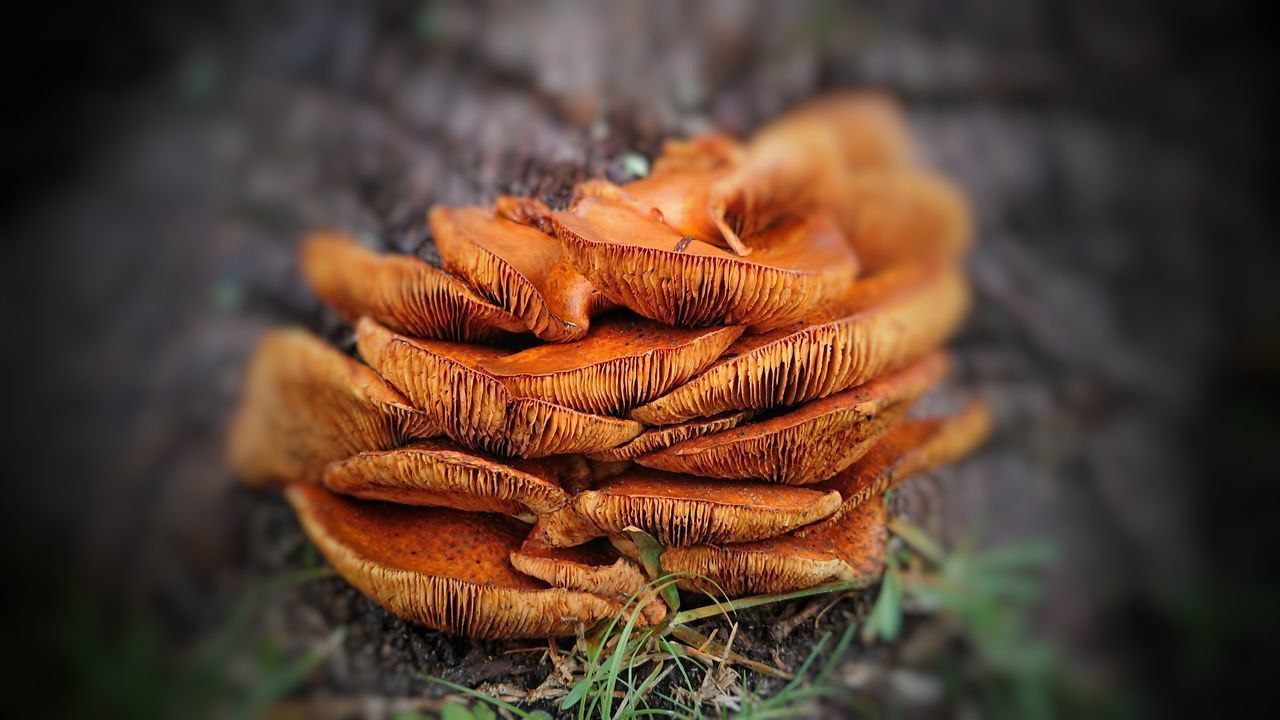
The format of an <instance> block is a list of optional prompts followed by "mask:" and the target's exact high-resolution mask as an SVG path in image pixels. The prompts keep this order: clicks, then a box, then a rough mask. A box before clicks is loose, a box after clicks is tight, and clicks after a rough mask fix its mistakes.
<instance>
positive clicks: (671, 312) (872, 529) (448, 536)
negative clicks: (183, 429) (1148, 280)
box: [230, 94, 989, 637]
mask: <svg viewBox="0 0 1280 720" xmlns="http://www.w3.org/2000/svg"><path fill="white" fill-rule="evenodd" d="M429 220H430V226H431V231H432V236H433V238H434V241H435V245H436V248H437V249H438V250H439V255H440V259H441V265H442V267H437V266H435V265H432V264H429V263H428V262H426V261H424V260H421V259H419V258H417V257H413V256H390V255H384V254H379V253H375V252H373V251H370V250H368V249H366V248H364V247H363V246H362V245H361V244H360V243H359V242H358V241H356V240H355V239H354V238H352V237H350V236H348V235H344V234H341V233H336V232H325V233H318V234H315V235H312V236H311V237H309V238H307V239H306V240H305V241H304V243H303V246H302V250H301V257H300V264H301V268H302V272H303V274H304V275H305V277H306V279H307V281H308V282H309V284H310V285H311V287H312V288H313V289H314V291H315V293H316V294H317V295H318V296H319V297H320V298H321V299H322V300H323V301H324V302H325V303H326V304H328V305H329V306H331V307H332V308H334V309H335V310H336V311H337V312H338V313H340V314H341V315H342V316H343V317H344V318H346V319H347V320H349V321H350V322H351V323H352V325H353V326H354V329H355V336H356V348H357V351H358V355H359V359H358V360H357V359H356V358H353V357H351V356H349V355H348V354H346V353H344V352H342V351H340V350H338V349H336V348H334V347H331V346H329V345H328V344H326V343H325V342H324V341H322V340H320V339H319V338H317V337H315V336H313V335H311V334H309V333H307V332H305V331H302V330H278V331H274V332H271V333H269V334H268V335H267V336H266V337H265V339H263V340H262V342H261V344H260V346H259V348H258V350H257V353H256V355H255V357H254V359H253V361H252V363H251V367H250V369H249V372H248V379H247V383H246V388H245V394H244V397H243V400H242V402H241V405H240V408H239V410H238V413H237V417H236V419H235V421H234V425H233V428H232V432H231V439H230V460H231V464H232V467H233V469H234V471H235V472H236V474H237V475H238V476H239V477H240V478H242V479H243V480H244V482H246V483H249V484H251V485H256V486H262V485H283V486H284V487H285V494H286V496H287V498H288V500H289V502H290V503H291V504H292V506H293V508H294V510H295V512H296V513H297V516H298V518H299V520H300V522H301V524H302V527H303V528H304V530H305V531H306V533H307V534H308V535H309V536H310V538H311V539H312V541H313V542H314V543H315V545H316V546H317V548H318V549H319V550H320V552H321V553H323V555H324V556H325V557H326V558H327V559H328V560H329V561H330V562H331V563H332V564H333V565H334V567H335V568H337V570H338V572H339V573H340V574H342V576H343V577H345V578H346V579H347V580H348V581H349V582H351V584H353V585H354V586H356V587H357V588H359V589H360V590H361V591H362V592H364V593H365V594H366V595H368V596H369V597H371V598H373V599H375V600H376V601H377V602H379V603H380V604H382V605H383V606H385V607H386V608H387V609H388V610H390V611H391V612H393V613H395V614H397V615H400V616H402V617H404V618H407V619H409V620H412V621H415V622H418V623H422V624H424V625H427V626H430V627H433V628H437V629H440V630H444V631H447V632H451V633H458V634H463V635H471V636H479V637H539V636H556V635H566V634H572V633H574V632H575V631H576V630H577V629H578V628H580V627H582V626H589V625H591V624H592V623H594V622H596V621H598V620H601V619H603V618H607V617H612V616H613V615H615V614H616V613H617V612H618V610H619V608H620V607H621V606H622V605H623V604H625V603H626V602H627V600H628V598H631V597H633V596H634V595H635V594H636V593H638V592H639V591H641V590H643V589H644V587H645V585H646V583H647V582H648V578H647V577H646V574H645V572H644V571H643V570H642V569H641V567H642V566H641V564H640V563H639V562H638V559H639V557H640V550H639V549H638V548H637V546H636V545H635V544H634V543H633V538H636V537H640V536H639V535H638V534H636V531H637V530H640V531H644V532H645V533H647V534H648V535H649V536H652V537H653V538H655V539H656V540H657V541H658V543H660V544H661V545H662V546H663V548H664V551H663V554H662V564H663V566H664V568H665V570H666V571H667V572H670V573H676V574H678V576H679V577H680V578H682V579H681V580H680V587H681V588H683V589H687V590H701V591H714V592H716V593H717V594H723V593H728V594H729V595H742V594H748V593H765V592H778V591H786V590H793V589H800V588H806V587H811V586H816V585H819V584H823V583H827V582H833V581H857V580H866V581H867V582H868V583H870V582H874V580H875V579H876V578H877V577H878V575H879V573H880V572H881V569H882V557H883V550H884V544H885V541H886V511H885V505H884V500H883V495H884V491H885V490H886V489H888V488H890V487H892V486H894V485H895V484H897V483H899V482H901V481H902V480H904V479H905V478H907V477H909V476H910V475H912V474H914V473H918V472H921V471H923V470H926V469H928V468H931V467H934V466H936V465H938V464H940V463H946V462H950V461H952V460H955V459H956V458H958V457H960V456H962V455H964V454H965V453H967V452H968V451H970V450H971V449H972V448H973V447H974V446H975V445H977V444H978V443H979V442H980V441H981V440H982V439H983V438H984V437H985V435H986V434H987V431H988V427H989V418H988V414H987V411H986V409H985V407H984V406H983V405H981V403H973V404H971V405H969V406H968V407H967V408H965V409H964V410H962V411H960V412H957V413H955V414H953V415H946V416H940V417H927V418H921V417H916V416H913V415H910V414H909V411H910V410H911V408H912V405H913V403H915V401H916V400H917V398H919V397H920V396H921V395H922V394H924V393H925V392H926V391H928V390H929V389H930V388H931V387H932V386H934V385H935V384H937V383H938V382H939V380H940V379H941V378H942V377H943V376H944V375H945V374H946V373H947V371H948V357H947V355H946V354H945V352H944V351H943V350H941V349H940V348H941V346H942V345H943V344H944V343H945V342H946V340H947V338H948V337H949V336H950V335H951V333H952V332H953V331H955V329H956V328H957V326H958V325H959V323H961V321H962V320H963V318H964V315H965V313H966V310H967V304H968V287H967V284H966V281H965V277H964V274H963V272H962V270H961V262H960V261H961V260H962V258H963V255H964V254H965V252H966V250H967V248H968V246H969V243H970V241H971V223H970V217H969V213H968V209H967V205H966V202H965V201H964V198H963V197H962V196H961V195H960V194H959V193H958V192H957V190H956V189H955V188H954V187H953V186H952V185H951V184H950V183H949V182H947V181H946V180H945V179H943V178H940V177H938V176H936V175H933V174H930V173H929V172H927V171H925V170H923V169H921V168H920V167H919V166H918V165H917V164H916V163H915V162H914V161H913V158H912V149H911V143H910V141H909V137H908V133H907V130H906V126H905V123H904V121H903V118H902V116H901V113H900V111H899V109H898V108H897V106H896V105H895V104H894V103H892V102H891V101H889V100H887V99H886V98H884V97H881V96H877V95H867V94H846V95H839V96H833V97H829V98H825V99H821V100H818V101H816V102H813V103H810V104H808V105H805V106H802V107H800V108H799V109H797V110H794V111H792V112H791V113H789V114H787V115H784V116H783V117H781V118H780V119H778V120H776V121H774V122H772V123H770V124H768V125H767V126H765V127H764V128H763V129H761V130H760V131H759V132H757V133H756V134H755V135H754V136H752V137H751V138H750V139H749V140H747V141H745V142H738V141H735V140H732V139H730V138H728V137H725V136H721V135H707V136H702V137H696V138H693V139H690V140H682V141H672V142H669V143H667V145H666V146H665V148H664V149H663V152H662V155H661V157H659V158H658V159H657V160H656V162H655V163H654V166H653V171H652V173H650V174H649V175H648V176H647V177H644V178H642V179H639V180H636V181H634V182H630V183H627V184H623V185H616V184H612V183H609V182H605V181H599V180H596V181H589V182H586V183H583V184H581V185H579V186H578V187H577V189H576V191H575V193H574V196H573V199H572V200H571V202H570V203H569V205H568V207H567V208H565V209H562V210H553V209H552V208H550V207H548V206H547V205H545V204H544V203H542V202H541V201H539V200H535V199H530V198H518V197H501V198H499V199H498V200H497V201H496V203H495V204H494V206H493V207H461V208H459V207H436V208H434V209H433V210H432V211H431V213H430V217H429ZM649 597H650V600H649V601H648V602H647V605H645V606H644V609H643V616H644V619H645V620H647V621H650V622H658V621H660V620H661V619H662V617H663V616H664V614H665V612H666V608H665V606H664V605H663V603H661V602H659V601H657V600H655V599H652V598H653V596H652V595H650V596H649Z"/></svg>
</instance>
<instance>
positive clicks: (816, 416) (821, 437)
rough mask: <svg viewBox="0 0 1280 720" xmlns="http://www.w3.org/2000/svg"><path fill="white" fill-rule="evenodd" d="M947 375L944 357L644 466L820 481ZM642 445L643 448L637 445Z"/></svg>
mask: <svg viewBox="0 0 1280 720" xmlns="http://www.w3.org/2000/svg"><path fill="white" fill-rule="evenodd" d="M946 370H947V358H946V355H945V354H944V353H942V352H941V351H937V352H933V353H930V354H929V355H926V356H925V357H923V358H921V359H920V360H917V361H916V362H914V363H912V364H911V365H908V366H907V367H905V368H902V369H901V370H897V371H895V372H891V373H887V374H885V375H881V376H880V377H878V378H876V379H874V380H871V381H870V382H867V383H863V384H862V385H859V386H857V387H854V388H852V389H849V390H845V391H843V392H839V393H836V394H834V395H829V396H827V397H825V398H822V399H819V400H813V401H811V402H809V403H806V404H805V405H801V406H800V407H798V408H796V409H794V410H792V411H790V412H787V413H784V414H782V415H778V416H776V417H772V418H769V419H768V420H762V421H760V422H756V423H751V424H749V425H744V426H741V427H738V428H735V429H733V430H726V431H724V432H720V433H716V434H714V435H707V436H703V437H700V438H696V439H693V440H686V441H685V442H681V443H677V444H675V445H672V446H671V447H668V448H666V449H663V450H658V451H656V452H652V453H649V454H647V455H641V456H639V457H637V458H636V459H635V461H636V462H637V463H639V464H640V465H645V466H647V467H652V468H658V469H660V470H669V471H672V472H681V473H689V474H692V475H701V476H704V477H716V478H760V479H762V480H770V481H773V482H781V483H787V484H791V485H803V484H807V483H815V482H820V481H822V480H826V479H827V478H829V477H831V476H832V475H834V474H836V473H838V472H840V471H841V470H844V469H845V468H847V467H849V465H851V464H852V463H853V462H854V461H855V460H857V459H858V458H860V457H862V455H863V454H864V453H866V452H867V450H868V449H869V448H870V447H871V446H872V445H873V444H875V442H876V441H877V440H879V439H880V437H881V436H882V435H884V433H885V432H887V431H888V430H889V428H890V426H892V425H893V424H894V423H896V422H897V421H898V419H899V418H901V417H902V416H903V415H904V414H905V413H906V411H907V409H908V407H909V406H910V404H911V401H913V400H914V399H915V398H916V397H918V396H919V395H920V394H921V393H923V392H924V391H925V390H927V389H928V388H929V387H930V386H932V385H933V384H934V383H936V382H937V381H938V380H939V379H940V378H941V377H942V376H943V375H944V374H945V373H946ZM632 442H635V441H632Z"/></svg>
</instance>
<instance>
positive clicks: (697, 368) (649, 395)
mask: <svg viewBox="0 0 1280 720" xmlns="http://www.w3.org/2000/svg"><path fill="white" fill-rule="evenodd" d="M742 331H743V328H742V327H741V326H738V325H730V326H727V327H712V328H695V329H689V328H676V327H671V326H670V325H662V324H660V323H656V322H653V321H652V320H645V319H642V318H636V317H634V316H628V315H612V316H610V317H607V318H605V319H603V320H601V321H599V322H597V323H595V324H594V325H592V327H591V332H590V333H588V334H587V336H586V337H585V338H583V339H581V340H577V341H575V342H571V343H565V344H560V345H538V346H534V347H532V348H529V349H528V350H524V351H521V352H517V353H514V354H511V355H503V356H495V357H493V358H488V359H483V360H480V361H478V362H477V366H478V367H480V368H483V369H484V370H486V371H488V372H490V373H492V374H493V375H494V376H496V377H497V378H498V379H499V380H500V381H501V382H502V384H503V385H504V386H506V388H507V389H508V390H509V391H511V393H512V394H513V395H518V396H521V397H532V398H540V399H543V400H547V401H550V402H555V403H560V404H561V405H564V406H566V407H571V408H573V409H575V410H581V411H583V412H594V413H602V414H609V415H613V414H619V413H623V412H626V411H627V410H630V409H631V408H633V407H635V406H636V405H639V404H641V403H644V402H648V401H649V400H652V399H653V398H655V397H658V396H659V395H662V394H663V393H665V392H667V391H668V390H670V389H671V388H673V387H676V386H677V385H680V384H681V383H684V382H685V381H686V380H688V379H689V378H691V377H693V376H694V375H697V374H698V373H700V372H702V371H703V370H704V369H705V368H706V367H707V366H708V365H710V364H711V363H712V362H713V361H715V359H716V358H718V357H720V355H721V354H722V353H723V352H724V351H725V349H726V348H728V347H729V345H730V344H732V343H733V341H734V340H737V339H738V336H740V335H741V334H742Z"/></svg>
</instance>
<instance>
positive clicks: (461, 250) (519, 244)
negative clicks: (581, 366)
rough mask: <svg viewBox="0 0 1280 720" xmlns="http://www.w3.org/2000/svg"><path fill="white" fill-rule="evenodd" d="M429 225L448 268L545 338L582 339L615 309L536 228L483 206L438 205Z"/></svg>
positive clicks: (553, 240) (556, 339)
mask: <svg viewBox="0 0 1280 720" xmlns="http://www.w3.org/2000/svg"><path fill="white" fill-rule="evenodd" d="M429 222H430V224H431V231H432V234H433V236H434V238H435V242H436V248H437V249H438V250H439V251H440V259H441V260H442V261H443V262H444V266H445V267H446V268H448V269H449V270H450V271H451V272H454V273H457V274H458V275H461V276H462V277H464V278H466V279H467V281H468V282H470V283H471V285H472V287H474V288H476V290H477V291H479V292H480V293H481V294H483V295H484V296H485V297H487V298H489V299H490V300H491V301H493V302H494V303H496V304H497V305H499V306H500V307H502V308H505V309H506V310H507V311H509V312H510V313H511V314H513V315H515V316H517V317H519V318H520V319H521V320H522V321H523V322H524V324H525V325H526V326H527V327H528V328H529V329H530V330H532V331H533V334H534V335H537V336H538V337H539V338H541V339H543V340H548V341H551V342H564V341H566V340H576V339H578V338H580V337H582V336H583V335H585V334H586V332H587V328H588V327H589V326H590V324H591V316H592V315H594V314H596V313H598V312H600V311H602V310H605V309H608V307H609V305H610V303H609V302H608V301H607V300H606V299H605V298H604V296H602V295H601V294H600V293H598V292H597V291H596V289H595V288H594V287H592V286H591V283H589V282H587V279H586V278H584V277H583V276H582V275H580V274H579V273H578V272H577V271H576V270H574V269H573V267H571V266H570V265H569V264H568V262H566V261H565V259H564V256H563V253H562V252H561V248H560V242H559V241H558V240H556V239H555V238H554V237H551V236H550V235H547V234H546V233H543V232H542V231H541V230H538V229H537V228H535V227H530V226H528V225H523V224H521V223H518V222H514V221H512V220H510V219H508V218H507V217H504V216H503V215H501V214H499V213H496V212H494V211H492V210H489V209H488V208H480V207H463V208H450V207H443V206H441V207H436V208H433V209H432V210H431V213H430V215H429Z"/></svg>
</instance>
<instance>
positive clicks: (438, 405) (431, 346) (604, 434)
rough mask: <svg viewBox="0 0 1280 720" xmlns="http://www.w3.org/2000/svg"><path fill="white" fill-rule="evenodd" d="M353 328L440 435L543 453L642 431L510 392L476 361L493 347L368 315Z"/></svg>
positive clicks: (371, 359)
mask: <svg viewBox="0 0 1280 720" xmlns="http://www.w3.org/2000/svg"><path fill="white" fill-rule="evenodd" d="M356 331H357V347H358V348H359V350H360V355H361V356H362V357H363V358H364V359H365V361H366V362H368V363H369V364H370V365H371V366H373V368H374V369H376V370H377V371H378V373H379V374H380V375H382V377H384V378H386V380H387V382H389V383H391V384H392V385H393V386H395V387H396V388H399V389H400V391H401V392H403V393H404V394H405V396H406V397H408V398H409V400H410V401H411V402H412V403H413V404H414V405H416V406H417V407H418V408H420V409H421V410H422V411H423V413H424V414H425V415H426V416H427V417H428V418H431V419H432V420H433V421H435V422H436V423H437V424H438V425H439V426H440V428H441V429H442V431H443V432H444V434H446V435H448V436H449V437H450V438H451V439H453V440H454V441H456V442H459V443H461V444H463V445H465V446H467V447H469V448H474V449H476V450H484V451H487V452H492V453H496V454H498V455H508V456H510V455H515V456H519V457H545V456H547V455H560V454H572V453H587V452H597V451H600V450H605V449H608V448H611V447H614V446H616V445H620V444H622V443H624V442H627V441H628V440H631V439H632V438H634V437H635V436H637V435H639V434H640V432H641V429H642V428H641V426H640V424H639V423H637V422H634V421H631V420H622V419H619V418H614V417H608V416H604V415H592V414H589V413H583V412H579V411H577V410H574V409H572V408H568V407H565V406H563V405H558V404H556V403H552V402H547V401H545V400H539V399H535V398H526V397H517V396H515V395H512V394H511V392H510V391H509V390H508V389H507V388H506V386H505V385H503V384H502V382H501V381H500V380H499V379H498V378H497V377H496V376H494V375H493V374H491V373H489V372H488V371H486V370H484V369H483V368H481V367H480V366H479V364H480V362H482V361H485V360H492V359H494V358H495V357H497V356H498V353H497V351H494V350H491V349H488V348H483V347H479V346H473V345H464V344H461V343H448V342H443V341H439V340H420V339H416V338H410V337H405V336H403V335H397V334H396V333H393V332H391V331H390V330H388V329H386V328H384V327H382V326H381V325H378V324H377V323H376V322H374V321H372V320H370V319H368V318H363V319H361V320H360V322H359V323H357V326H356Z"/></svg>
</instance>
